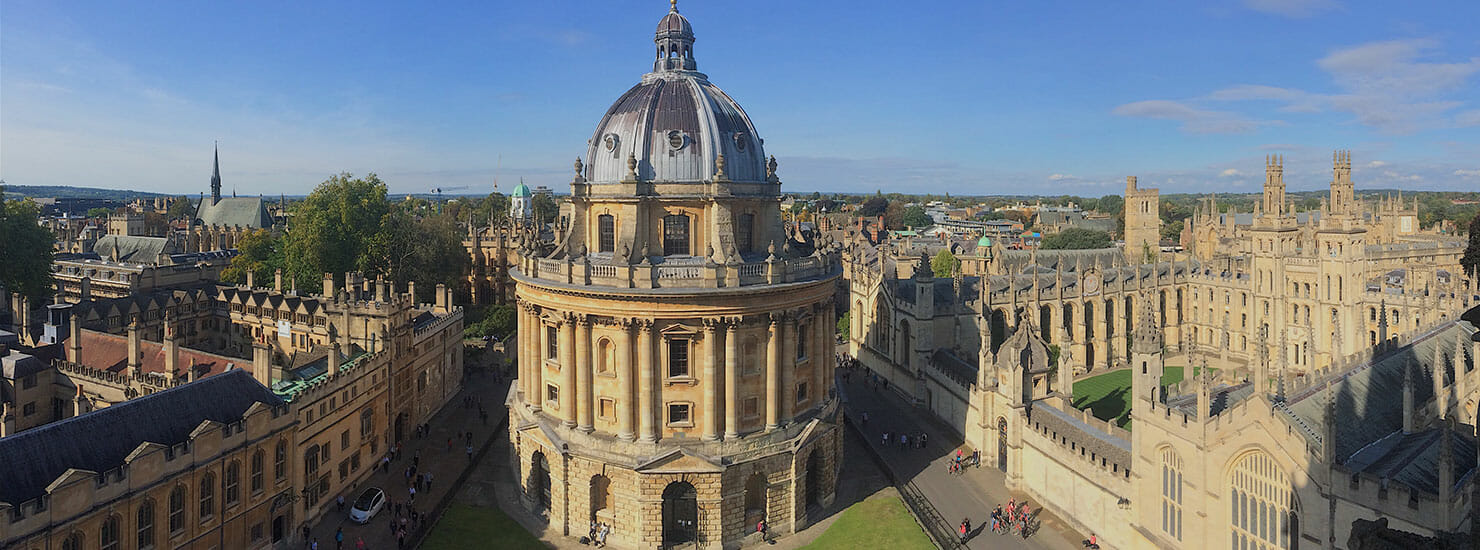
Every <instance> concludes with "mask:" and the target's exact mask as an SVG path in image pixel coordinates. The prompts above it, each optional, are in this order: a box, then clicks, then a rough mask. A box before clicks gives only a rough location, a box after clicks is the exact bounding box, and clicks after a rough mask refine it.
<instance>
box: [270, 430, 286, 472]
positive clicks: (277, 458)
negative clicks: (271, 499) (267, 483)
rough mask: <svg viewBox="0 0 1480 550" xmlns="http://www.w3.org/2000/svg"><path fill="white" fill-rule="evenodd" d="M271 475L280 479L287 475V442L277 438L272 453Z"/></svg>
mask: <svg viewBox="0 0 1480 550" xmlns="http://www.w3.org/2000/svg"><path fill="white" fill-rule="evenodd" d="M272 457H273V458H272V477H273V479H276V480H278V481H282V480H283V479H284V478H286V477H288V442H287V441H285V440H278V443H277V450H276V451H274V453H273V455H272Z"/></svg>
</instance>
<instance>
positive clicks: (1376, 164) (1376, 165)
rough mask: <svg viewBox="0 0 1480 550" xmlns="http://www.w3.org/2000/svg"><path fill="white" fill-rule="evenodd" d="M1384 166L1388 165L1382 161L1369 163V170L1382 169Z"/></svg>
mask: <svg viewBox="0 0 1480 550" xmlns="http://www.w3.org/2000/svg"><path fill="white" fill-rule="evenodd" d="M1383 166H1387V163H1386V162H1383V161H1380V160H1374V161H1372V162H1369V163H1367V167H1368V168H1382V167H1383Z"/></svg>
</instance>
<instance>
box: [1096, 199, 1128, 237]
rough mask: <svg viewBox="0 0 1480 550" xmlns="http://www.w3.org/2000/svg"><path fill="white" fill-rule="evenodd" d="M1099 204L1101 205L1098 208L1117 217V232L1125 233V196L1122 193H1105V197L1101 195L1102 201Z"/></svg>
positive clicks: (1118, 233)
mask: <svg viewBox="0 0 1480 550" xmlns="http://www.w3.org/2000/svg"><path fill="white" fill-rule="evenodd" d="M1098 206H1099V207H1098V208H1097V209H1096V210H1098V211H1100V212H1103V213H1106V214H1109V215H1111V216H1114V217H1115V234H1116V235H1124V234H1125V198H1123V197H1121V196H1120V195H1105V196H1103V197H1100V203H1099V205H1098Z"/></svg>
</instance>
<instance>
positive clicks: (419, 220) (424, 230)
mask: <svg viewBox="0 0 1480 550" xmlns="http://www.w3.org/2000/svg"><path fill="white" fill-rule="evenodd" d="M368 245H369V246H368V248H367V249H366V251H365V259H366V264H367V271H372V272H375V273H380V274H383V275H385V276H386V278H388V279H390V280H392V281H416V282H418V283H421V284H418V285H417V287H416V288H417V293H418V294H419V295H420V296H418V297H417V299H418V300H421V299H430V298H431V297H432V291H433V287H435V285H436V284H438V283H441V284H444V285H447V286H449V287H453V286H457V285H459V284H462V283H463V279H462V276H463V275H465V274H466V273H467V269H468V265H469V263H470V262H471V260H470V259H469V258H468V253H467V249H465V248H463V244H462V231H461V230H460V228H459V226H458V224H457V220H456V219H455V218H453V217H452V216H450V215H443V216H414V215H412V214H411V213H409V212H406V211H405V210H403V209H397V210H393V211H391V212H390V213H389V214H387V215H386V217H385V219H384V221H383V223H382V226H381V229H380V231H378V232H376V233H375V235H374V236H373V237H372V238H371V239H370V241H369V243H368Z"/></svg>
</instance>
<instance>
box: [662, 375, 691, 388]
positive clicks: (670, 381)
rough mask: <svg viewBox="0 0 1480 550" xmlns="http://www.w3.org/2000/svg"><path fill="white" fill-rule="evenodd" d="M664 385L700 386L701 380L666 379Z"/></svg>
mask: <svg viewBox="0 0 1480 550" xmlns="http://www.w3.org/2000/svg"><path fill="white" fill-rule="evenodd" d="M663 383H664V384H666V385H669V386H696V385H698V384H699V379H697V378H694V377H692V376H675V377H672V378H664V379H663Z"/></svg>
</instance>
